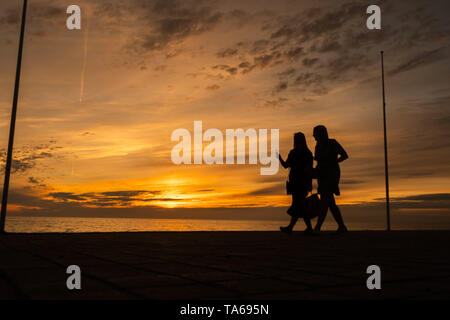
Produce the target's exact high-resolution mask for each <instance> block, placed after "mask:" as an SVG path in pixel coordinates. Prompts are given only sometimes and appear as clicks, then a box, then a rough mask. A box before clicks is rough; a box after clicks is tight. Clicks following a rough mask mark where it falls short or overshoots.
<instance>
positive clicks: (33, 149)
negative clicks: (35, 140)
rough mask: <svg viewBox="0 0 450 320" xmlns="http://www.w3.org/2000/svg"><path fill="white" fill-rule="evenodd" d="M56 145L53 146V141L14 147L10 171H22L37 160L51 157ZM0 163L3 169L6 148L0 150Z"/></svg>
mask: <svg viewBox="0 0 450 320" xmlns="http://www.w3.org/2000/svg"><path fill="white" fill-rule="evenodd" d="M56 149H58V147H55V146H53V143H48V144H40V145H35V146H30V145H24V146H21V147H18V148H16V149H14V155H13V159H12V163H11V172H12V173H24V172H26V171H28V170H30V169H33V168H35V167H36V166H37V164H38V162H39V160H44V159H48V158H52V157H53V156H54V152H55V150H56ZM0 163H1V169H0V170H2V171H4V170H5V165H6V150H5V149H1V150H0Z"/></svg>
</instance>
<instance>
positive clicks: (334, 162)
mask: <svg viewBox="0 0 450 320" xmlns="http://www.w3.org/2000/svg"><path fill="white" fill-rule="evenodd" d="M313 136H314V138H315V139H316V141H317V144H316V149H315V152H314V159H315V160H316V161H317V167H316V175H317V180H318V185H319V186H318V190H317V191H318V193H319V194H320V199H321V202H322V205H323V206H324V209H323V211H322V214H321V215H319V218H318V220H317V225H316V227H315V231H320V228H321V227H322V223H323V221H324V220H325V217H326V215H327V212H328V208H330V211H331V213H332V214H333V217H334V219H335V220H336V222H337V223H338V226H339V228H338V231H339V232H345V231H347V228H346V227H345V224H344V220H343V219H342V215H341V211H340V210H339V208H338V206H337V205H336V201H335V199H334V195H337V196H338V195H340V194H341V193H340V191H339V179H340V176H341V170H340V168H339V162H342V161H344V160H346V159H348V155H347V152H345V150H344V148H342V146H341V145H340V144H339V143H338V142H337V141H336V140H334V139H329V138H328V132H327V129H326V128H325V127H324V126H317V127H315V128H314V132H313Z"/></svg>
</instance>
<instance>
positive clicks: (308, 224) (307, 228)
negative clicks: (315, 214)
mask: <svg viewBox="0 0 450 320" xmlns="http://www.w3.org/2000/svg"><path fill="white" fill-rule="evenodd" d="M303 221H305V224H306V231H312V230H313V228H312V225H311V219H309V218H308V217H306V216H305V217H303Z"/></svg>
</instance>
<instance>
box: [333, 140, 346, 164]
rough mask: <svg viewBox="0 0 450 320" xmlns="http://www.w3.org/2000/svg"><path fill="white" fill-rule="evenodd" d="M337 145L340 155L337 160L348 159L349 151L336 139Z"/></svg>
mask: <svg viewBox="0 0 450 320" xmlns="http://www.w3.org/2000/svg"><path fill="white" fill-rule="evenodd" d="M336 147H337V153H338V155H340V157H339V158H338V159H337V161H338V162H342V161H344V160H347V159H348V154H347V152H346V151H345V150H344V148H342V146H341V145H340V144H339V142H337V141H336Z"/></svg>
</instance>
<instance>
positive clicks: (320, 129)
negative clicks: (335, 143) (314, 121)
mask: <svg viewBox="0 0 450 320" xmlns="http://www.w3.org/2000/svg"><path fill="white" fill-rule="evenodd" d="M313 134H314V135H315V136H316V137H318V138H319V139H320V140H326V139H328V131H327V128H325V126H323V125H319V126H316V127H314V131H313Z"/></svg>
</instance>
